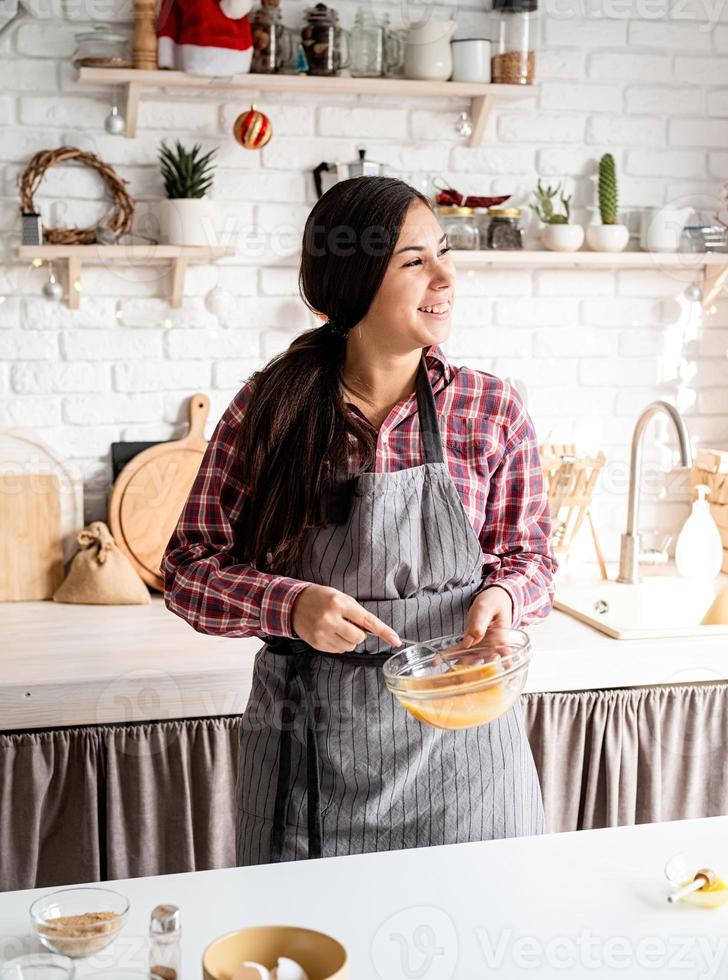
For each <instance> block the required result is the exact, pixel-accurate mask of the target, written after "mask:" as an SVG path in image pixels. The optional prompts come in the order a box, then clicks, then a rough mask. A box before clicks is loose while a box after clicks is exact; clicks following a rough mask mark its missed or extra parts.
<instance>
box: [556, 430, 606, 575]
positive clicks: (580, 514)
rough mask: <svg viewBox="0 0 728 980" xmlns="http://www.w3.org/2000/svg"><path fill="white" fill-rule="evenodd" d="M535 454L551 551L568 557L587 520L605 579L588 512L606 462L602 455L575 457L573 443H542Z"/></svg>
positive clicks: (590, 516) (600, 555)
mask: <svg viewBox="0 0 728 980" xmlns="http://www.w3.org/2000/svg"><path fill="white" fill-rule="evenodd" d="M539 452H540V456H541V468H542V470H543V473H544V478H545V480H546V484H547V487H548V501H549V510H550V513H551V519H552V521H553V532H552V543H553V548H554V551H555V552H556V553H557V554H562V555H564V556H566V555H568V554H569V551H570V550H571V547H572V545H573V543H574V540H575V538H576V535H577V534H578V533H579V529H580V528H581V525H582V523H583V522H584V518H588V521H589V526H590V528H591V532H592V539H593V541H594V549H595V551H596V555H597V561H598V562H599V567H600V571H601V574H602V577H603V578H606V577H607V571H606V566H605V563H604V557H603V554H602V549H601V545H600V542H599V538H598V535H597V531H596V527H595V526H594V521H593V518H592V515H591V513H590V511H589V508H590V506H591V502H592V496H593V493H594V487H595V486H596V482H597V480H598V479H599V474H600V472H601V470H602V467H603V466H604V463H605V462H606V457H605V455H604V453H602V452H599V453H597V455H596V456H579V454H578V453H577V450H576V445H575V444H574V443H546V444H544V445H542V446H541V447H540V449H539Z"/></svg>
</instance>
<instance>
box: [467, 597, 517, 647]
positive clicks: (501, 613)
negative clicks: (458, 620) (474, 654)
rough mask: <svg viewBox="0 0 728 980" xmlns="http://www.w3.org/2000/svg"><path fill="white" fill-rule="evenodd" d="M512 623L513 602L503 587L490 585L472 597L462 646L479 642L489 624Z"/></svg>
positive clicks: (506, 625)
mask: <svg viewBox="0 0 728 980" xmlns="http://www.w3.org/2000/svg"><path fill="white" fill-rule="evenodd" d="M512 623H513V603H512V602H511V597H510V596H509V595H508V593H507V592H506V590H505V589H501V588H500V586H497V585H491V586H489V587H488V588H487V589H484V590H483V592H479V593H478V595H476V597H475V598H474V599H473V601H472V603H471V605H470V609H469V610H468V618H467V622H466V624H465V636H464V638H463V646H465V647H470V646H472V645H473V644H474V643H479V642H480V641H481V640H482V639H483V637H484V635H485V631H486V630H487V629H488V627H489V626H503V627H510V626H511V625H512Z"/></svg>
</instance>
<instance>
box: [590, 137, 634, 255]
mask: <svg viewBox="0 0 728 980" xmlns="http://www.w3.org/2000/svg"><path fill="white" fill-rule="evenodd" d="M599 213H600V215H601V218H602V223H601V224H600V225H590V226H589V227H588V228H587V230H586V240H587V244H588V245H589V248H591V249H592V250H593V251H595V252H621V251H622V250H623V249H624V248H626V247H627V242H628V241H629V228H628V227H627V226H626V225H618V224H617V166H616V164H615V162H614V157H613V156H612V154H611V153H605V154H604V156H603V157H602V158H601V160H600V161H599Z"/></svg>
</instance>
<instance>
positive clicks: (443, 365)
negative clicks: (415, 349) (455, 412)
mask: <svg viewBox="0 0 728 980" xmlns="http://www.w3.org/2000/svg"><path fill="white" fill-rule="evenodd" d="M425 363H426V364H427V368H428V370H429V372H430V380H431V381H432V382H433V389H434V387H435V382H436V381H438V380H439V378H440V376H442V377H443V378H444V379H445V384H449V383H450V382H451V381H452V378H453V374H454V371H453V366H452V364H451V363H450V362H449V361H448V359H447V357H446V356H445V353H444V351H443V350H442V348H441V347H438V346H437V345H436V344H433V345H432V346H431V347H428V348H426V350H425ZM433 371H434V372H435V374H434V376H433ZM437 387H438V388H439V387H441V386H440V385H438V386H437Z"/></svg>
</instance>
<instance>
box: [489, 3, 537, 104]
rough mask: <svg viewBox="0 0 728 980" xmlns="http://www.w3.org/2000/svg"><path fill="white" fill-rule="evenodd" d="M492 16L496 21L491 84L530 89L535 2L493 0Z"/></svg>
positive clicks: (534, 73) (533, 50) (533, 73)
mask: <svg viewBox="0 0 728 980" xmlns="http://www.w3.org/2000/svg"><path fill="white" fill-rule="evenodd" d="M493 12H494V14H495V15H496V16H497V18H498V20H497V29H496V34H497V40H496V41H495V43H494V45H493V54H492V59H491V72H490V74H491V81H493V82H497V83H500V84H502V85H533V82H534V79H535V75H536V32H537V27H538V22H537V16H538V0H494V3H493Z"/></svg>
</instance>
